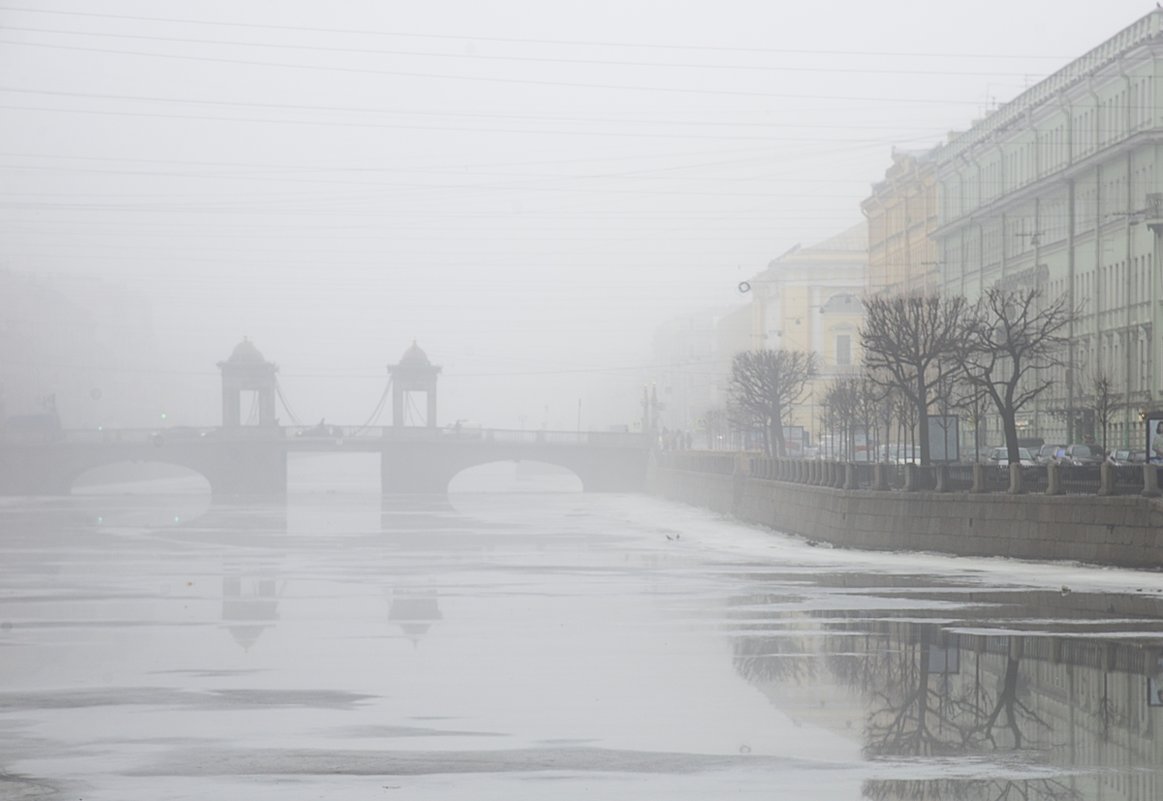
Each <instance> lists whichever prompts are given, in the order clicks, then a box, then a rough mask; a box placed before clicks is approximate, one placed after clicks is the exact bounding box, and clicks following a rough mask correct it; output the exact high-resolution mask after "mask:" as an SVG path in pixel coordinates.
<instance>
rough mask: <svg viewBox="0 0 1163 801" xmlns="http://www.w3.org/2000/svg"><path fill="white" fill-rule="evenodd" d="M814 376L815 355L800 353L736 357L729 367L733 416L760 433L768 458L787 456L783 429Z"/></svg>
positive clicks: (767, 352) (773, 352)
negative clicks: (748, 423) (758, 429)
mask: <svg viewBox="0 0 1163 801" xmlns="http://www.w3.org/2000/svg"><path fill="white" fill-rule="evenodd" d="M815 376H816V354H815V353H805V352H803V351H791V350H784V349H782V348H780V349H779V350H770V349H765V350H753V351H746V352H744V353H738V354H736V355H735V360H734V362H733V363H732V364H731V401H732V409H733V410H734V413H735V414H736V415H737V416H738V417H739V418H740V419H742V420H745V421H749V422H751V423H752V424H754V425H756V426H757V427H762V429H763V441H764V446H765V450H766V451H767V455H768V456H786V455H787V447H786V445H785V443H784V441H783V426H784V424H785V422H786V421H787V419H788V415H789V414H790V412H791V410H792V409H793V408H794V407H795V406H796V405H797V404H798V403H799V402H800V401H801V400H803V397H804V392H805V390H806V389H807V385H808V382H809V381H811V380H812V379H813V378H814V377H815Z"/></svg>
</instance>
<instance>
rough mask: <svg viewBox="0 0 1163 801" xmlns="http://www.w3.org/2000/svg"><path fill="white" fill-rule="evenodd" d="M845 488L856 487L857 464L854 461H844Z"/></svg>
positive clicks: (852, 488)
mask: <svg viewBox="0 0 1163 801" xmlns="http://www.w3.org/2000/svg"><path fill="white" fill-rule="evenodd" d="M844 489H846V490H854V489H856V465H855V464H853V463H852V462H845V463H844Z"/></svg>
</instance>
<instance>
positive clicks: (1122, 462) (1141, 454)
mask: <svg viewBox="0 0 1163 801" xmlns="http://www.w3.org/2000/svg"><path fill="white" fill-rule="evenodd" d="M1106 460H1107V461H1108V462H1110V463H1111V464H1113V465H1115V466H1117V467H1125V466H1128V465H1137V464H1145V463H1146V461H1147V452H1146V451H1133V450H1129V449H1127V448H1115V449H1114V450H1112V451H1111V452H1110V453H1108V454H1107V457H1106Z"/></svg>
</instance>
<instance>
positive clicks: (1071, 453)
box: [1058, 443, 1103, 467]
mask: <svg viewBox="0 0 1163 801" xmlns="http://www.w3.org/2000/svg"><path fill="white" fill-rule="evenodd" d="M1102 460H1103V455H1102V449H1101V448H1099V447H1098V446H1097V445H1085V444H1082V443H1075V444H1073V445H1067V446H1066V451H1065V452H1064V453H1063V454H1062V458H1060V459H1059V460H1058V463H1059V464H1066V465H1074V466H1076V467H1080V466H1083V465H1095V464H1100V463H1101V462H1102Z"/></svg>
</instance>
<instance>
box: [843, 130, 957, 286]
mask: <svg viewBox="0 0 1163 801" xmlns="http://www.w3.org/2000/svg"><path fill="white" fill-rule="evenodd" d="M936 174H937V173H936V162H935V161H934V159H933V157H932V151H927V152H908V151H901V150H893V154H892V166H891V167H889V168H888V170H887V171H886V172H885V175H884V180H883V181H880V182H879V183H876V184H873V186H872V195H871V196H870V197H868V198H867V199H866V200H865V201H864V202H863V203H861V204H860V208H861V210H862V211H863V212H864V216H865V217H866V218H867V220H868V292H869V294H879V293H882V292H889V293H901V294H904V293H909V292H926V293H928V292H933V291H935V290H936V288H937V246H936V243H935V242H934V240H933V239H932V238H931V234H932V233H933V231H935V230H936V228H937V221H938V214H937V180H936Z"/></svg>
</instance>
